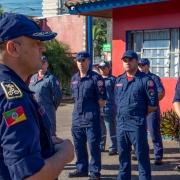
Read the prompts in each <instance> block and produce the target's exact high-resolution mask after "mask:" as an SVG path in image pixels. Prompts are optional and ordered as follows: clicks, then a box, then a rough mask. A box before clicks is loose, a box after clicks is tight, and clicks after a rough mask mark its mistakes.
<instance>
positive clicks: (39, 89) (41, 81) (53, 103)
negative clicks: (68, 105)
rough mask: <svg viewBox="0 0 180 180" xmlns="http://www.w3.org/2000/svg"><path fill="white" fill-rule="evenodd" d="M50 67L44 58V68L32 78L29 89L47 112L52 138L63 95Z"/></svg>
mask: <svg viewBox="0 0 180 180" xmlns="http://www.w3.org/2000/svg"><path fill="white" fill-rule="evenodd" d="M48 66H49V64H48V60H47V58H46V56H42V68H41V69H40V70H39V71H38V73H36V74H34V75H33V76H32V77H31V80H30V84H29V89H30V90H31V91H33V92H35V93H34V96H35V99H36V100H37V102H38V103H39V104H40V105H42V106H43V107H44V109H45V110H46V113H47V114H48V116H49V118H50V120H51V127H52V136H56V110H57V109H58V106H59V105H60V102H61V99H62V93H61V89H60V83H59V81H58V79H57V78H56V76H54V75H53V74H51V73H49V72H48V71H47V69H48Z"/></svg>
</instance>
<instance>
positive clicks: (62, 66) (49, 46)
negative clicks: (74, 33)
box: [43, 40, 75, 95]
mask: <svg viewBox="0 0 180 180" xmlns="http://www.w3.org/2000/svg"><path fill="white" fill-rule="evenodd" d="M44 45H45V47H46V52H45V53H43V54H44V55H45V56H46V57H47V59H48V62H49V67H48V70H49V72H51V73H52V74H54V75H55V76H56V77H57V78H58V79H59V81H60V83H61V87H62V93H63V94H65V95H69V94H70V93H71V91H70V79H71V76H72V75H73V73H74V67H75V63H74V60H73V58H72V57H70V48H69V46H68V45H66V44H64V43H62V42H58V41H56V40H51V41H45V42H44Z"/></svg>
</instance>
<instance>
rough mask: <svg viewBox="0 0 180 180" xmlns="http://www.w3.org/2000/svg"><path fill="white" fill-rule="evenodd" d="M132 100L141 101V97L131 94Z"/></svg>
mask: <svg viewBox="0 0 180 180" xmlns="http://www.w3.org/2000/svg"><path fill="white" fill-rule="evenodd" d="M132 98H133V99H134V100H136V101H141V99H142V98H141V95H140V94H137V93H134V94H132Z"/></svg>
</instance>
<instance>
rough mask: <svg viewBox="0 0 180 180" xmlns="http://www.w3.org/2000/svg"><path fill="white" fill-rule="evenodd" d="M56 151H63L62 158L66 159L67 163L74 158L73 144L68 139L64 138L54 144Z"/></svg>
mask: <svg viewBox="0 0 180 180" xmlns="http://www.w3.org/2000/svg"><path fill="white" fill-rule="evenodd" d="M54 150H55V152H56V153H63V154H64V158H66V159H67V161H66V162H67V163H70V162H71V161H72V160H73V159H74V146H73V144H72V143H71V141H70V140H69V139H65V140H64V141H63V142H61V143H60V144H56V145H55V146H54Z"/></svg>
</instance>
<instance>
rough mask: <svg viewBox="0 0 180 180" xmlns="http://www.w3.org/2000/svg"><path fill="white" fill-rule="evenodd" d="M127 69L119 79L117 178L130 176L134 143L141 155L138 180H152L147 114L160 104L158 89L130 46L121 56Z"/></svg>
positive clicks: (136, 151)
mask: <svg viewBox="0 0 180 180" xmlns="http://www.w3.org/2000/svg"><path fill="white" fill-rule="evenodd" d="M122 60H123V67H124V69H125V73H124V74H122V75H120V76H119V77H118V78H117V80H116V89H115V98H116V102H117V106H118V115H117V118H116V119H117V132H116V134H117V145H118V153H119V162H120V170H119V174H118V180H130V179H131V145H133V146H134V149H135V154H136V157H137V159H138V168H139V180H151V167H150V159H149V145H148V140H147V130H146V129H147V124H146V116H147V114H150V113H151V112H153V111H154V110H155V109H156V108H157V106H158V93H157V88H156V85H155V83H154V81H153V80H152V79H151V77H150V76H147V75H146V74H145V73H143V72H140V71H139V70H138V56H137V54H136V53H135V52H134V51H132V50H128V51H127V52H125V53H124V54H123V56H122Z"/></svg>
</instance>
